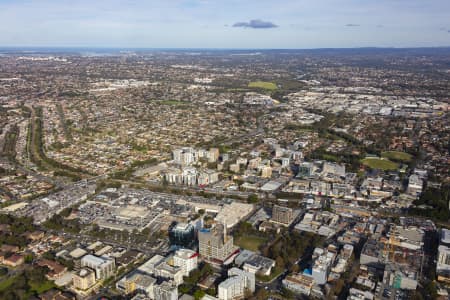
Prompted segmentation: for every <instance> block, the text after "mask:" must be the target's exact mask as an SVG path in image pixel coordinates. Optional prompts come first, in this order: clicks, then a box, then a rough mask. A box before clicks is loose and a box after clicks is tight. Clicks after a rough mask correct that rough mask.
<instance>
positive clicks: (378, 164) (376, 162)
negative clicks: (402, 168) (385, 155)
mask: <svg viewBox="0 0 450 300" xmlns="http://www.w3.org/2000/svg"><path fill="white" fill-rule="evenodd" d="M361 162H362V164H363V165H365V166H368V167H369V168H372V169H380V170H385V171H386V170H396V169H398V164H397V163H395V162H393V161H390V160H389V159H382V158H376V157H373V158H365V159H363V160H362V161H361Z"/></svg>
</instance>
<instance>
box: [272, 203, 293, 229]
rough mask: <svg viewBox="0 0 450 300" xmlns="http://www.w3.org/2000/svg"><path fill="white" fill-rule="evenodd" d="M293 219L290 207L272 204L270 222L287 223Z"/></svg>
mask: <svg viewBox="0 0 450 300" xmlns="http://www.w3.org/2000/svg"><path fill="white" fill-rule="evenodd" d="M293 220H294V212H293V210H292V208H289V207H284V206H279V205H274V206H273V208H272V222H276V223H280V224H283V225H289V224H291V223H292V221H293Z"/></svg>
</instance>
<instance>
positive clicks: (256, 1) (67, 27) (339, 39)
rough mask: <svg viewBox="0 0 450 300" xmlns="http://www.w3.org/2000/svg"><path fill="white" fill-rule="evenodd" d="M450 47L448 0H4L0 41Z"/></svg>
mask: <svg viewBox="0 0 450 300" xmlns="http://www.w3.org/2000/svg"><path fill="white" fill-rule="evenodd" d="M2 46H3V47H7V46H30V47H33V46H39V47H120V48H255V49H256V48H258V49H264V48H270V49H288V48H296V49H309V48H351V47H441V46H450V0H221V1H219V0H122V1H119V0H70V1H69V0H0V47H2Z"/></svg>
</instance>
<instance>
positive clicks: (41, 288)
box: [30, 280, 56, 294]
mask: <svg viewBox="0 0 450 300" xmlns="http://www.w3.org/2000/svg"><path fill="white" fill-rule="evenodd" d="M54 287H56V285H55V284H54V283H53V282H52V281H49V280H48V281H46V282H45V283H44V284H39V285H33V284H32V285H31V286H30V289H31V290H32V291H34V292H36V293H38V294H41V293H44V292H46V291H48V290H51V289H52V288H54Z"/></svg>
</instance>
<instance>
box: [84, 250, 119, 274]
mask: <svg viewBox="0 0 450 300" xmlns="http://www.w3.org/2000/svg"><path fill="white" fill-rule="evenodd" d="M81 266H82V267H88V268H91V269H92V270H94V271H95V278H96V279H97V280H100V279H106V278H108V277H110V276H112V275H114V272H115V270H116V263H115V261H114V259H112V258H108V257H99V256H94V255H91V254H88V255H86V256H84V257H83V258H82V259H81Z"/></svg>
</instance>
